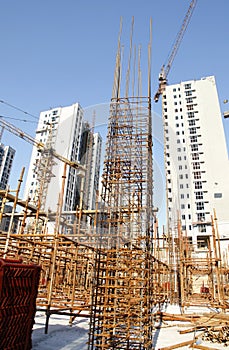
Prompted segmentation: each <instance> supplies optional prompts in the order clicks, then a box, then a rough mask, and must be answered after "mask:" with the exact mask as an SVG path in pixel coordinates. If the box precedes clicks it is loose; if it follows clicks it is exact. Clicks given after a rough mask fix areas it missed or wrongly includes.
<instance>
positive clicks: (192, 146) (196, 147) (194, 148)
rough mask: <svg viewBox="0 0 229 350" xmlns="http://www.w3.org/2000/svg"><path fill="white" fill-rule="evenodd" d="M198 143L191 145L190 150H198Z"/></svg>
mask: <svg viewBox="0 0 229 350" xmlns="http://www.w3.org/2000/svg"><path fill="white" fill-rule="evenodd" d="M198 149H199V148H198V145H191V151H192V152H193V151H198Z"/></svg>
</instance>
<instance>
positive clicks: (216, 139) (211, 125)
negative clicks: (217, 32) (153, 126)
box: [163, 76, 229, 249]
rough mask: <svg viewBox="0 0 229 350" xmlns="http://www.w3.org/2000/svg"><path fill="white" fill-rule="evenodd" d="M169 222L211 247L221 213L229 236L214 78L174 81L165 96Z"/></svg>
mask: <svg viewBox="0 0 229 350" xmlns="http://www.w3.org/2000/svg"><path fill="white" fill-rule="evenodd" d="M163 114H164V129H165V161H166V172H167V203H168V205H167V206H168V223H169V227H170V229H171V230H172V231H174V232H175V231H176V228H177V225H178V217H179V218H180V219H181V226H182V230H183V232H186V233H187V236H188V237H189V240H190V242H192V243H193V244H194V245H195V246H196V247H197V249H204V248H207V244H208V240H209V238H210V236H211V234H212V227H211V219H212V216H213V215H214V210H215V212H216V217H217V222H218V228H219V233H220V236H221V237H229V210H228V203H229V182H228V176H229V161H228V154H227V147H226V140H225V135H224V129H223V123H222V115H221V111H220V106H219V101H218V95H217V88H216V82H215V78H214V77H213V76H209V77H206V78H202V79H200V80H191V81H187V82H181V83H180V84H175V85H169V86H167V87H166V89H165V92H164V94H163Z"/></svg>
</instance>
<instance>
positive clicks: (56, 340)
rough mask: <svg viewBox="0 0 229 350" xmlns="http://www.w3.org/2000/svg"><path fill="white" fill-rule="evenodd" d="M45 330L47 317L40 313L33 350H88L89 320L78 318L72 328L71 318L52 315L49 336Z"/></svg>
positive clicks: (33, 336)
mask: <svg viewBox="0 0 229 350" xmlns="http://www.w3.org/2000/svg"><path fill="white" fill-rule="evenodd" d="M44 330H45V315H44V313H41V312H38V313H37V314H36V317H35V324H34V327H33V332H32V345H33V347H32V349H33V350H73V349H74V350H87V344H86V343H87V340H88V319H87V318H77V319H76V320H75V321H74V322H73V324H72V326H70V325H69V317H67V316H58V315H52V316H51V317H50V319H49V327H48V334H45V333H44Z"/></svg>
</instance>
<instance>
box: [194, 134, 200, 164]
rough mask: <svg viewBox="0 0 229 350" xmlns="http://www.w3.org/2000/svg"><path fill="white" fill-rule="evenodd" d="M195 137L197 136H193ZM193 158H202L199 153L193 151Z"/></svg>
mask: <svg viewBox="0 0 229 350" xmlns="http://www.w3.org/2000/svg"><path fill="white" fill-rule="evenodd" d="M193 137H195V136H193ZM192 159H193V160H199V159H200V155H199V153H193V154H192Z"/></svg>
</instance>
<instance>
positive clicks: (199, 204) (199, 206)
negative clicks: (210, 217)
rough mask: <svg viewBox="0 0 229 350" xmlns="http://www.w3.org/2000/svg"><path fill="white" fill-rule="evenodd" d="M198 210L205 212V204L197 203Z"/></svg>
mask: <svg viewBox="0 0 229 350" xmlns="http://www.w3.org/2000/svg"><path fill="white" fill-rule="evenodd" d="M196 210H204V202H197V203H196Z"/></svg>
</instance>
